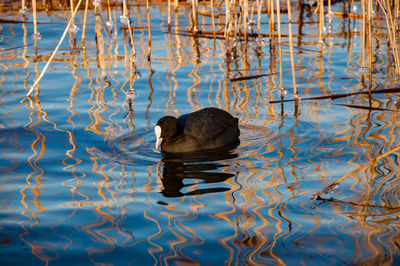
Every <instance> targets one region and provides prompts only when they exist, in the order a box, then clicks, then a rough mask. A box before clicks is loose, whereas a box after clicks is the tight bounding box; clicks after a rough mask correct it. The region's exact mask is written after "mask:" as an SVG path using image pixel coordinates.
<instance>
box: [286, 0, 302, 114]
mask: <svg viewBox="0 0 400 266" xmlns="http://www.w3.org/2000/svg"><path fill="white" fill-rule="evenodd" d="M287 8H288V20H289V23H288V27H289V48H290V64H291V68H292V82H293V94H294V97H295V99H296V106H297V102H298V101H297V100H298V96H299V95H297V85H296V71H295V69H294V52H293V33H292V8H291V6H290V0H287Z"/></svg>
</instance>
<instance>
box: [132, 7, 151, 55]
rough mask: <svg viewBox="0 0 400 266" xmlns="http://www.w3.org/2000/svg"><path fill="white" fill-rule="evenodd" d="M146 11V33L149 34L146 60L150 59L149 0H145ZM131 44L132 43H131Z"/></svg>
mask: <svg viewBox="0 0 400 266" xmlns="http://www.w3.org/2000/svg"><path fill="white" fill-rule="evenodd" d="M146 13H147V33H148V35H149V39H148V48H147V61H149V62H150V59H151V18H150V5H149V0H146ZM132 45H133V43H132Z"/></svg>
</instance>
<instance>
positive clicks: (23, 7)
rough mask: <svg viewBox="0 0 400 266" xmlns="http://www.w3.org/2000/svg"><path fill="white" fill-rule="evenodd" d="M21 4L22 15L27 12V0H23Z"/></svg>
mask: <svg viewBox="0 0 400 266" xmlns="http://www.w3.org/2000/svg"><path fill="white" fill-rule="evenodd" d="M21 5H22V7H21V10H20V12H21V14H22V15H24V14H25V0H22V1H21Z"/></svg>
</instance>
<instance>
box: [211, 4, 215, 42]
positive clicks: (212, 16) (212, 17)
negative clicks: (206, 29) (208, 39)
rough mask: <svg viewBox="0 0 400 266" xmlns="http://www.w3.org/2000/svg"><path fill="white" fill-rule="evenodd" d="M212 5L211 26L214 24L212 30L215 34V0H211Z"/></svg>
mask: <svg viewBox="0 0 400 266" xmlns="http://www.w3.org/2000/svg"><path fill="white" fill-rule="evenodd" d="M210 5H211V26H212V30H213V32H214V35H215V22H214V0H211V2H210Z"/></svg>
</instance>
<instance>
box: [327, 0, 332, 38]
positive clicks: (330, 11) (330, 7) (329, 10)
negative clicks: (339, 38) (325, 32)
mask: <svg viewBox="0 0 400 266" xmlns="http://www.w3.org/2000/svg"><path fill="white" fill-rule="evenodd" d="M328 27H329V32H331V29H332V3H331V0H328Z"/></svg>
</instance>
